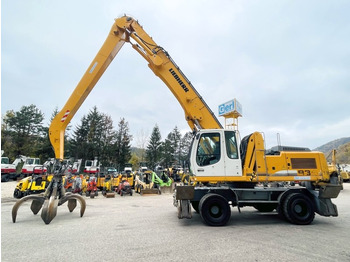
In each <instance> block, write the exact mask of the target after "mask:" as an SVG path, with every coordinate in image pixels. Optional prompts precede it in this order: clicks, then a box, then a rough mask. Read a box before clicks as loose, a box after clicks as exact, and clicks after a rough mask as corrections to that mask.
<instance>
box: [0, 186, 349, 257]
mask: <svg viewBox="0 0 350 262" xmlns="http://www.w3.org/2000/svg"><path fill="white" fill-rule="evenodd" d="M15 185H16V182H7V183H1V200H2V201H1V261H350V184H349V183H347V184H344V190H343V191H342V192H341V193H340V195H339V197H338V198H337V199H334V200H333V203H335V204H336V205H337V206H338V212H339V216H338V217H321V216H319V215H316V217H315V220H314V222H313V223H312V224H311V225H308V226H297V225H292V224H289V223H288V222H286V221H284V220H281V219H280V218H279V217H278V216H277V213H276V212H272V213H259V212H257V211H256V210H255V209H253V208H248V207H245V208H242V209H241V211H242V212H241V213H239V212H238V210H237V208H232V216H231V220H230V221H229V223H228V225H227V226H225V227H209V226H206V225H204V224H203V223H202V221H201V218H200V215H199V214H197V213H194V214H193V218H192V219H184V220H179V219H178V218H177V210H176V208H175V207H174V206H173V204H172V194H162V195H148V196H140V195H138V194H134V195H133V196H123V197H121V196H119V195H116V197H115V198H104V197H103V196H101V195H99V196H98V197H97V198H94V199H90V198H86V203H87V208H86V211H85V214H84V216H83V217H80V216H79V210H80V206H79V204H78V206H77V208H76V209H75V210H74V211H73V212H72V213H70V212H69V211H68V208H67V205H66V204H64V205H62V206H59V207H58V213H57V216H56V217H55V219H54V220H53V221H52V222H51V223H50V224H49V225H46V224H45V223H44V222H43V221H42V219H41V217H40V212H39V214H38V215H33V214H32V212H31V210H30V203H25V204H23V205H22V206H21V207H20V209H19V211H18V215H17V221H16V223H13V222H12V218H11V210H12V207H13V205H14V203H15V202H16V199H14V198H13V197H12V194H13V190H14V188H15Z"/></svg>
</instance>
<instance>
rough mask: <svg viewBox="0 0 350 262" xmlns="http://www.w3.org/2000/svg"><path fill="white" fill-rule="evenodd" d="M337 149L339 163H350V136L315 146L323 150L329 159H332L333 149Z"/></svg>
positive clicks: (316, 149) (318, 149)
mask: <svg viewBox="0 0 350 262" xmlns="http://www.w3.org/2000/svg"><path fill="white" fill-rule="evenodd" d="M333 149H335V150H337V154H336V159H337V163H339V164H350V137H343V138H339V139H336V140H333V141H331V142H328V143H327V144H324V145H322V146H319V147H317V148H315V149H314V150H315V151H321V152H323V153H324V154H325V156H326V157H327V160H328V161H331V158H332V156H331V153H332V150H333Z"/></svg>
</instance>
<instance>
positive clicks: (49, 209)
mask: <svg viewBox="0 0 350 262" xmlns="http://www.w3.org/2000/svg"><path fill="white" fill-rule="evenodd" d="M57 207H58V199H56V197H55V196H51V197H50V199H46V200H45V202H44V206H43V210H42V211H41V218H42V220H44V222H45V224H46V225H48V224H50V222H51V221H52V219H54V218H55V216H56V214H57Z"/></svg>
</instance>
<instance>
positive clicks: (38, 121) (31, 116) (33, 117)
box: [2, 104, 47, 156]
mask: <svg viewBox="0 0 350 262" xmlns="http://www.w3.org/2000/svg"><path fill="white" fill-rule="evenodd" d="M43 120H44V114H43V113H42V112H41V111H40V110H39V109H38V108H37V107H36V106H35V105H33V104H32V105H29V106H22V107H21V109H20V111H17V112H14V111H13V110H10V111H7V112H6V115H5V118H4V127H5V129H4V131H5V134H4V135H5V136H6V137H7V138H9V136H10V137H11V139H9V143H11V145H12V146H13V147H12V149H11V154H13V155H28V156H31V155H37V152H38V150H39V149H40V147H41V146H42V137H43V135H44V132H45V131H47V129H44V127H43V124H42V122H43ZM6 140H7V139H6ZM6 140H2V146H4V147H5V148H8V145H6V143H7V141H6ZM3 142H4V144H3ZM9 154H10V152H9Z"/></svg>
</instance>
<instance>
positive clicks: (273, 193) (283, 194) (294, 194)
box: [174, 184, 342, 226]
mask: <svg viewBox="0 0 350 262" xmlns="http://www.w3.org/2000/svg"><path fill="white" fill-rule="evenodd" d="M341 189H342V186H341V185H333V184H328V185H325V186H320V187H319V188H317V189H314V188H310V187H306V186H290V185H288V186H278V187H277V186H276V187H270V186H255V187H253V188H235V187H232V186H228V185H223V186H220V185H214V186H188V185H185V186H177V187H176V189H175V192H174V206H176V207H177V208H178V217H179V218H180V219H181V218H192V211H191V206H192V208H194V209H195V210H196V211H197V212H198V213H200V215H201V217H202V219H203V220H204V222H205V223H206V224H208V225H211V226H223V225H225V224H226V223H227V222H228V221H229V218H230V215H231V209H230V208H229V207H228V206H232V207H235V206H236V207H237V208H238V210H239V212H240V211H241V210H240V208H241V207H244V206H253V207H255V208H256V209H258V210H259V211H262V212H264V211H266V212H271V211H273V210H274V209H277V211H278V212H279V213H280V214H282V215H283V217H287V220H288V221H289V222H291V223H294V224H309V223H311V222H312V220H313V217H314V212H316V213H318V214H319V215H321V216H338V211H337V207H336V205H334V204H333V203H332V201H331V198H336V197H337V196H338V194H339V192H340V190H341ZM208 199H209V200H210V199H211V201H208ZM205 202H210V203H211V204H207V203H205ZM287 202H288V203H287ZM298 205H299V206H298ZM303 205H305V209H306V211H305V212H308V213H309V216H308V218H304V216H306V215H305V214H304V213H300V215H299V214H298V213H296V212H299V211H298V209H299V208H300V206H301V207H303ZM212 207H215V208H216V209H217V208H219V209H220V208H221V209H222V210H224V211H222V212H226V214H225V216H226V218H224V219H217V217H214V215H213V219H211V215H210V214H211V213H210V212H209V211H208V210H207V209H208V208H212ZM208 212H209V213H208ZM300 212H301V211H300ZM206 214H209V215H206ZM208 216H209V218H208ZM218 216H219V215H218ZM294 216H296V218H294Z"/></svg>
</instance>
